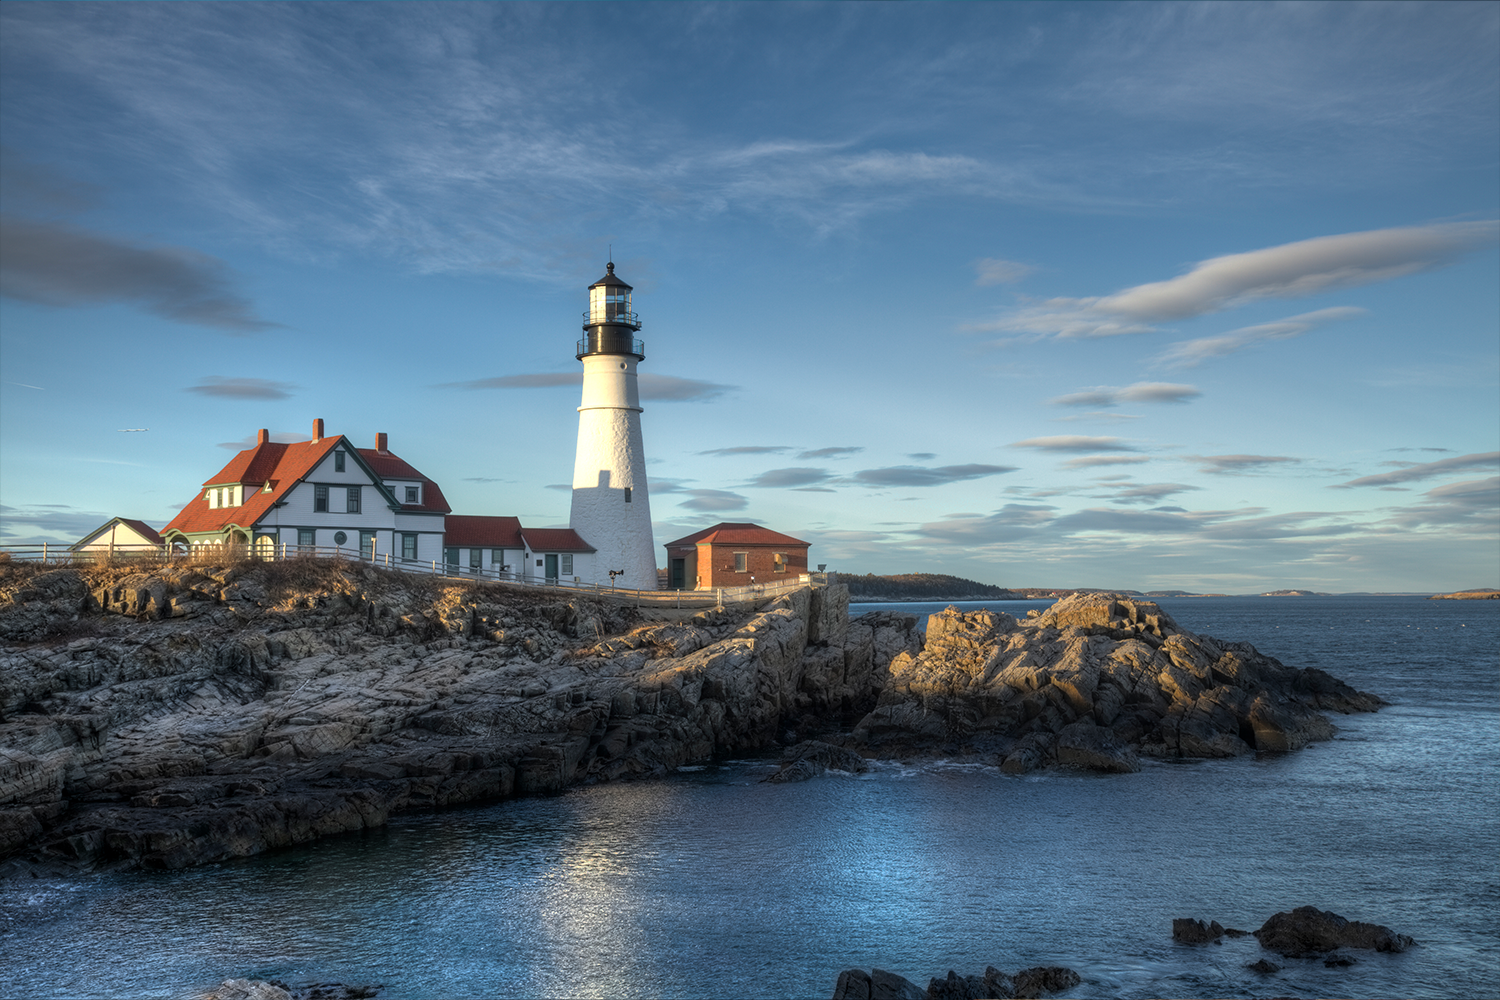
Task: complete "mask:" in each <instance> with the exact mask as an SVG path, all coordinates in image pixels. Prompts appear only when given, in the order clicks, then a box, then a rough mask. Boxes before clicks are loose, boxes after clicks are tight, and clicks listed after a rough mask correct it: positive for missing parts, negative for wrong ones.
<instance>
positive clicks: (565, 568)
mask: <svg viewBox="0 0 1500 1000" xmlns="http://www.w3.org/2000/svg"><path fill="white" fill-rule="evenodd" d="M627 492H628V491H627ZM562 575H563V576H572V575H573V556H572V554H571V553H563V557H562Z"/></svg>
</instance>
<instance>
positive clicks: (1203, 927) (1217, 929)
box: [1172, 918, 1224, 944]
mask: <svg viewBox="0 0 1500 1000" xmlns="http://www.w3.org/2000/svg"><path fill="white" fill-rule="evenodd" d="M1223 936H1224V928H1223V927H1222V926H1220V924H1219V922H1218V921H1217V920H1215V921H1214V922H1213V923H1211V924H1205V923H1204V922H1203V921H1201V920H1193V919H1190V918H1178V919H1176V920H1173V921H1172V940H1173V941H1176V942H1177V943H1178V944H1209V943H1211V942H1217V941H1218V940H1219V939H1220V938H1222V937H1223Z"/></svg>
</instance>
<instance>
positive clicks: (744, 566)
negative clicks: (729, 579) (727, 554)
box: [734, 552, 750, 573]
mask: <svg viewBox="0 0 1500 1000" xmlns="http://www.w3.org/2000/svg"><path fill="white" fill-rule="evenodd" d="M749 569H750V553H748V552H736V553H735V554H734V571H735V572H736V573H745V572H748V571H749Z"/></svg>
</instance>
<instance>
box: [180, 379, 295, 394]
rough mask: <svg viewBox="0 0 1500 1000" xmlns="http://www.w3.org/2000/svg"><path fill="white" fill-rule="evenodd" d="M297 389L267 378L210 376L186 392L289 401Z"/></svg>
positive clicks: (288, 383)
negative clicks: (293, 391)
mask: <svg viewBox="0 0 1500 1000" xmlns="http://www.w3.org/2000/svg"><path fill="white" fill-rule="evenodd" d="M295 388H297V386H295V385H293V384H292V383H291V382H277V381H274V380H272V379H267V378H224V377H221V376H219V375H209V376H206V377H204V378H202V379H199V380H198V384H197V385H190V386H188V387H187V388H186V389H184V390H183V391H184V392H196V393H197V394H198V395H200V396H210V397H212V398H215V399H289V398H291V395H292V392H291V391H292V390H293V389H295Z"/></svg>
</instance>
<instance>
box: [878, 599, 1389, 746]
mask: <svg viewBox="0 0 1500 1000" xmlns="http://www.w3.org/2000/svg"><path fill="white" fill-rule="evenodd" d="M1383 704H1385V703H1384V702H1382V701H1381V700H1380V699H1379V698H1376V697H1374V696H1372V695H1368V694H1363V693H1361V692H1358V691H1355V690H1354V689H1353V688H1351V687H1349V686H1348V685H1347V684H1344V683H1343V682H1342V681H1339V680H1338V679H1336V678H1334V677H1332V676H1330V675H1328V674H1327V673H1324V672H1323V671H1321V670H1316V669H1304V670H1298V669H1294V668H1291V667H1287V666H1284V665H1283V664H1282V663H1280V662H1279V661H1277V660H1275V659H1273V658H1271V657H1269V656H1265V655H1263V654H1261V653H1260V652H1258V651H1257V650H1256V649H1255V647H1253V646H1251V645H1250V644H1248V643H1244V642H1225V641H1222V640H1218V639H1212V638H1209V637H1208V636H1199V635H1195V634H1194V633H1192V632H1189V631H1187V630H1186V629H1183V628H1181V627H1180V626H1179V625H1178V624H1177V623H1176V622H1175V621H1173V620H1172V618H1171V616H1170V615H1168V614H1167V613H1166V612H1164V611H1162V609H1161V608H1160V607H1158V606H1157V605H1156V604H1154V603H1152V602H1149V601H1142V600H1135V599H1131V598H1127V597H1123V596H1121V595H1118V594H1075V595H1073V596H1071V597H1067V598H1064V599H1063V600H1061V601H1058V602H1057V603H1056V604H1055V605H1053V606H1052V607H1051V608H1049V609H1047V610H1046V611H1044V612H1041V613H1036V614H1033V615H1032V616H1031V617H1028V618H1026V619H1023V620H1020V621H1018V620H1017V619H1015V618H1013V617H1011V616H1010V615H1008V614H1005V613H1003V612H993V611H974V612H968V613H965V612H961V611H959V610H958V609H956V608H949V609H948V610H946V611H944V612H942V613H940V614H936V615H933V616H932V617H931V618H929V619H928V625H927V640H926V645H925V648H924V649H923V650H922V651H921V652H920V653H911V652H906V653H901V654H899V655H897V656H896V657H895V658H894V659H893V660H892V662H891V667H890V679H889V681H888V683H887V684H886V686H885V689H884V691H883V693H882V694H881V695H880V700H879V704H878V705H877V707H876V708H875V710H874V711H873V712H871V713H870V714H869V715H867V716H866V717H865V718H864V719H862V720H861V721H860V722H859V724H858V725H857V726H856V728H855V733H854V735H855V738H856V740H857V745H858V746H859V747H860V748H861V749H862V750H863V751H864V752H866V753H867V754H871V755H875V756H883V755H888V754H893V753H900V754H912V753H921V752H924V751H926V752H940V753H944V754H961V753H970V754H981V755H986V756H988V757H989V758H990V759H992V760H994V761H995V762H996V763H998V764H1000V766H1001V767H1002V768H1003V769H1004V770H1006V771H1008V772H1011V773H1016V774H1022V773H1025V772H1027V771H1030V770H1032V769H1034V768H1037V767H1041V766H1043V765H1046V764H1053V763H1057V764H1064V765H1072V766H1076V767H1085V768H1091V769H1094V770H1103V771H1115V772H1131V771H1137V770H1139V769H1140V761H1139V758H1140V757H1141V756H1147V757H1158V758H1162V757H1233V756H1238V755H1241V754H1248V753H1251V752H1254V751H1266V750H1273V751H1274V750H1296V749H1300V748H1301V747H1303V746H1306V745H1307V744H1308V743H1310V742H1312V741H1314V740H1326V739H1329V738H1331V737H1332V735H1333V733H1334V727H1333V725H1332V723H1330V722H1329V721H1328V719H1327V718H1326V717H1325V716H1324V715H1323V714H1322V713H1323V712H1330V711H1331V712H1370V711H1375V710H1376V709H1378V708H1379V707H1380V706H1381V705H1383Z"/></svg>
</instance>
